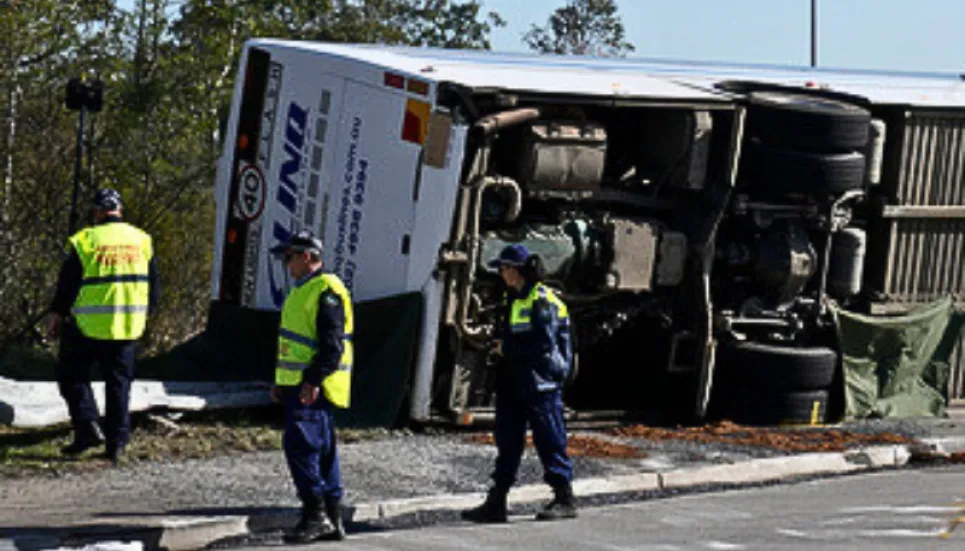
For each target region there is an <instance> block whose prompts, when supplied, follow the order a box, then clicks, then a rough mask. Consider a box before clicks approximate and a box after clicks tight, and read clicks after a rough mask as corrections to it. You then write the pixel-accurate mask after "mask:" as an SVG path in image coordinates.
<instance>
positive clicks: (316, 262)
mask: <svg viewBox="0 0 965 551" xmlns="http://www.w3.org/2000/svg"><path fill="white" fill-rule="evenodd" d="M271 253H272V254H273V255H276V256H281V258H282V261H283V262H284V263H285V265H286V266H287V268H288V273H289V274H290V275H291V276H292V278H293V279H295V283H294V286H293V288H292V289H291V291H290V293H289V295H288V298H286V299H285V304H284V306H283V307H282V311H281V325H280V327H279V330H278V362H277V364H276V368H275V386H273V387H272V390H271V395H272V399H274V400H275V401H276V402H281V403H283V404H284V406H285V433H284V436H283V441H282V444H283V447H284V449H285V458H286V459H287V460H288V467H289V469H290V471H291V475H292V479H293V482H294V484H295V488H296V490H297V491H298V498H299V500H301V502H302V512H301V520H300V521H299V522H298V524H297V525H296V526H295V529H294V531H293V532H292V533H290V534H287V535H286V537H285V539H286V541H288V542H290V543H309V542H312V541H318V540H341V539H344V538H345V529H344V527H343V525H342V518H341V498H342V480H341V473H340V471H339V461H338V450H337V449H336V443H335V419H334V417H333V408H335V407H338V408H347V407H348V406H349V398H350V394H351V389H350V387H351V375H352V361H353V350H352V327H353V317H352V299H351V297H350V296H349V292H348V289H346V288H345V285H344V284H343V283H342V280H341V279H339V278H338V276H336V275H334V274H327V273H322V242H321V241H320V240H319V239H317V238H316V237H315V236H314V235H313V234H312V233H311V232H309V231H300V232H298V233H296V234H294V235H292V236H291V238H289V240H288V242H286V243H283V244H281V245H279V246H277V247H274V248H272V250H271ZM323 506H324V510H325V515H324V516H323V515H322V507H323ZM326 517H327V518H326Z"/></svg>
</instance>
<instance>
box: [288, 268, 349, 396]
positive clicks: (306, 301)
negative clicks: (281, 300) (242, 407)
mask: <svg viewBox="0 0 965 551" xmlns="http://www.w3.org/2000/svg"><path fill="white" fill-rule="evenodd" d="M328 290H331V291H332V292H333V293H334V294H335V296H337V297H338V298H339V299H340V300H341V301H342V311H343V312H344V315H345V325H344V334H343V335H342V357H341V359H340V361H339V366H338V369H336V370H335V371H334V372H332V373H331V374H329V375H328V376H327V377H325V379H324V380H323V381H322V391H323V392H324V393H325V397H326V398H327V399H328V401H329V402H331V403H332V404H333V405H335V406H336V407H340V408H347V407H348V406H349V401H350V400H349V399H350V396H351V385H352V362H353V359H354V353H353V349H352V330H353V325H354V318H353V316H352V299H351V297H350V296H349V292H348V289H346V288H345V284H344V283H342V280H341V279H339V278H338V276H336V275H335V274H321V275H319V276H316V277H313V278H312V279H309V280H308V281H306V282H305V283H303V284H301V285H299V286H297V287H295V288H293V289H292V290H291V293H289V295H288V297H287V298H286V299H285V304H284V306H282V310H281V327H280V328H279V330H278V363H277V364H276V366H275V384H277V385H279V386H295V385H299V384H301V382H302V372H303V371H305V369H307V368H308V366H309V365H311V361H312V358H313V357H314V356H315V351H316V349H317V348H318V332H317V327H316V326H315V318H316V316H317V315H318V300H319V297H320V296H321V295H322V293H324V292H326V291H328Z"/></svg>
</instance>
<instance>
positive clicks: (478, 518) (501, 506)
mask: <svg viewBox="0 0 965 551" xmlns="http://www.w3.org/2000/svg"><path fill="white" fill-rule="evenodd" d="M507 493H508V492H507V491H506V490H503V489H501V488H496V487H493V488H491V489H490V490H489V495H487V496H486V501H484V502H483V504H482V505H480V506H478V507H474V508H472V509H467V510H465V511H463V512H462V518H463V520H469V521H472V522H480V523H494V522H506V520H507V517H506V494H507Z"/></svg>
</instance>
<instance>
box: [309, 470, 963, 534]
mask: <svg viewBox="0 0 965 551" xmlns="http://www.w3.org/2000/svg"><path fill="white" fill-rule="evenodd" d="M956 516H961V517H963V524H962V525H961V526H959V527H958V528H957V529H956V530H955V531H953V532H952V533H951V536H950V537H949V538H947V539H942V538H940V537H939V534H940V533H942V532H943V531H944V530H945V529H946V528H947V527H948V526H949V524H950V522H951V521H952V519H954V518H956ZM333 547H338V548H340V549H359V550H369V551H376V550H406V551H409V550H411V551H434V550H440V551H442V550H460V549H466V550H478V551H485V550H496V549H499V550H505V549H527V550H533V551H535V550H541V549H545V550H547V551H569V550H573V551H577V550H586V549H599V550H604V551H630V550H636V551H689V550H734V551H737V550H745V549H746V550H801V551H804V550H813V549H821V550H839V549H840V550H845V549H847V550H866V551H872V550H874V551H878V550H889V549H895V550H898V549H900V550H910V549H915V550H923V549H965V467H955V468H942V469H938V468H933V469H920V470H903V471H893V472H888V473H879V474H873V475H862V476H850V477H841V478H834V479H826V480H819V481H814V482H807V483H800V484H792V485H781V486H772V487H767V488H757V489H749V490H739V491H729V492H718V493H712V494H701V495H693V496H682V497H675V498H667V499H656V500H650V501H644V502H636V503H631V504H624V505H614V506H607V507H598V508H585V509H582V510H581V515H580V518H578V519H576V520H571V521H564V522H557V523H539V522H535V521H532V520H531V519H530V518H528V517H517V518H513V519H512V521H511V523H510V524H508V525H499V526H475V525H469V524H458V525H449V526H435V527H429V528H420V529H411V530H395V531H382V532H369V533H358V534H353V535H351V537H350V539H349V540H347V541H346V542H344V543H343V544H341V545H333V544H331V543H328V544H317V545H313V546H308V547H307V548H308V549H318V550H321V549H332V548H333ZM302 549H306V548H305V547H303V548H302Z"/></svg>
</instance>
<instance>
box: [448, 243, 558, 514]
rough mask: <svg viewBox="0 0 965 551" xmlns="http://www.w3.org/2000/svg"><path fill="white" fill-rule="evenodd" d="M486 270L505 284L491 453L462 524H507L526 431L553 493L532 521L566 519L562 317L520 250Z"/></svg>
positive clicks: (535, 264)
mask: <svg viewBox="0 0 965 551" xmlns="http://www.w3.org/2000/svg"><path fill="white" fill-rule="evenodd" d="M490 264H491V266H492V267H494V268H497V269H498V270H499V275H500V277H501V278H502V280H503V283H505V285H506V295H505V300H504V301H503V305H502V308H501V310H500V316H499V320H500V321H499V323H498V326H497V330H496V333H497V334H496V337H497V342H498V343H500V344H499V347H498V348H499V349H500V350H499V352H500V353H501V354H502V359H501V361H500V363H499V366H498V367H497V369H498V372H497V375H496V427H495V439H496V448H497V450H498V453H497V456H496V468H495V469H494V471H493V475H492V478H493V486H492V488H491V489H490V490H489V495H488V496H487V497H486V501H485V502H484V503H483V504H482V505H480V506H478V507H475V508H473V509H469V510H466V511H463V512H462V518H463V519H465V520H470V521H473V522H506V520H507V516H506V496H507V494H508V493H509V489H510V487H512V485H513V484H514V483H515V482H516V471H517V470H518V469H519V462H520V459H521V458H522V455H523V447H524V445H525V444H526V427H527V425H528V426H529V427H530V428H531V429H532V431H533V443H534V444H535V445H536V451H537V453H538V454H539V458H540V462H541V463H542V464H543V471H544V475H543V479H544V480H545V481H546V482H547V483H548V484H549V485H550V486H551V487H552V488H553V493H554V499H553V501H551V502H550V503H549V504H547V505H546V507H544V508H543V509H542V510H541V511H540V512H539V513H538V514H537V515H536V519H537V520H557V519H564V518H573V517H575V516H576V506H575V504H574V500H573V487H572V485H571V482H572V480H573V466H572V463H571V462H570V459H569V457H568V456H567V454H566V425H565V423H564V422H563V398H562V386H563V382H564V381H565V380H566V379H567V377H568V375H569V371H570V369H571V365H572V358H573V351H572V344H571V341H570V319H569V313H568V310H567V307H566V305H565V304H564V303H563V301H562V300H560V299H559V298H558V297H557V296H556V294H555V293H554V292H553V291H552V290H550V289H549V288H548V287H546V286H545V285H544V284H543V283H542V270H541V265H540V262H539V257H537V256H536V255H530V254H529V251H528V250H527V249H526V247H524V246H523V245H521V244H514V245H509V246H507V247H506V248H504V249H503V250H502V252H501V253H500V254H499V258H498V259H497V260H494V261H493V262H492V263H490Z"/></svg>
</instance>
